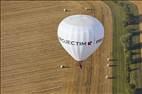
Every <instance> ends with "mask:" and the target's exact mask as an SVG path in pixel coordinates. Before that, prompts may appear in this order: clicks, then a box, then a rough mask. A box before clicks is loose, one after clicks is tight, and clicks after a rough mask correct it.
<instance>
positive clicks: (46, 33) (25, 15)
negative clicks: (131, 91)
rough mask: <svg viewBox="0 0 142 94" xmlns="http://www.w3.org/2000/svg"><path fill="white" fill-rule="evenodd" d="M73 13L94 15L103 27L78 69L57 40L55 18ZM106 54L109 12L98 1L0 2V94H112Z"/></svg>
mask: <svg viewBox="0 0 142 94" xmlns="http://www.w3.org/2000/svg"><path fill="white" fill-rule="evenodd" d="M85 7H87V8H92V9H91V10H85V9H84V8H85ZM64 8H66V9H68V12H64V11H63V9H64ZM73 14H88V15H92V16H95V17H96V18H98V19H99V20H100V21H101V22H102V23H103V24H104V28H105V38H104V42H103V43H102V45H101V47H100V48H99V49H98V50H97V51H96V52H95V53H94V54H93V55H92V56H90V57H89V58H88V60H86V61H84V63H83V69H82V70H80V68H79V67H78V66H77V64H76V62H75V61H74V60H73V59H72V58H71V56H69V55H68V54H67V53H66V52H65V51H64V49H63V48H62V47H61V45H60V44H59V42H58V39H57V27H58V24H59V22H60V21H61V20H62V19H63V18H64V17H66V16H69V15H73ZM106 15H107V16H106ZM111 56H112V14H111V11H110V8H109V7H108V6H107V5H106V4H105V3H103V2H101V1H2V2H1V94H112V80H111V79H105V76H106V75H109V76H111V75H112V73H111V72H112V70H111V68H109V67H107V66H106V65H107V63H111V62H108V61H107V60H106V59H107V57H111ZM60 65H65V66H67V68H63V69H61V68H60V67H59V66H60Z"/></svg>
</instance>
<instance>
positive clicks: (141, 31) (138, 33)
mask: <svg viewBox="0 0 142 94" xmlns="http://www.w3.org/2000/svg"><path fill="white" fill-rule="evenodd" d="M130 33H131V35H132V36H139V35H140V34H142V30H137V31H136V30H135V31H133V30H131V31H130Z"/></svg>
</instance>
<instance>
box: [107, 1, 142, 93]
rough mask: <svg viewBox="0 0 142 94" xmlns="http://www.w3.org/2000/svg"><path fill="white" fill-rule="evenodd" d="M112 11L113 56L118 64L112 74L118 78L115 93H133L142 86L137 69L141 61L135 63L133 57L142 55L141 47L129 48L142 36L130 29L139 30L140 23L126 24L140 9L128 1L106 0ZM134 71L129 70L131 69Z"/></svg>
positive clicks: (115, 82)
mask: <svg viewBox="0 0 142 94" xmlns="http://www.w3.org/2000/svg"><path fill="white" fill-rule="evenodd" d="M105 3H106V4H107V5H108V6H109V7H110V8H111V11H112V15H113V25H114V26H113V58H114V59H116V61H113V63H115V64H117V66H116V67H113V68H112V70H113V72H112V74H113V76H114V77H116V79H113V80H112V86H113V87H112V88H113V89H112V90H113V94H133V91H134V89H135V88H137V87H142V86H141V85H142V76H141V77H140V74H139V73H138V71H137V70H135V69H136V68H137V67H138V66H139V65H140V63H135V64H134V62H133V61H132V58H134V57H136V56H140V49H133V50H131V49H128V48H130V47H131V46H133V45H135V44H136V43H139V41H140V36H139V35H137V36H135V35H133V34H132V33H130V31H135V30H139V27H138V24H135V25H128V26H124V23H125V22H126V21H127V20H128V18H129V17H130V15H133V16H137V15H138V10H137V8H136V6H135V5H134V4H132V3H130V2H127V1H123V2H122V1H119V2H118V1H106V2H105ZM123 36H127V38H126V39H125V43H124V44H126V45H125V46H128V47H126V48H125V47H124V45H122V38H123ZM124 48H125V49H124ZM128 68H129V69H131V70H132V69H134V71H128V70H129V69H128Z"/></svg>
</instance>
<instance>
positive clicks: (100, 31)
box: [57, 14, 104, 61]
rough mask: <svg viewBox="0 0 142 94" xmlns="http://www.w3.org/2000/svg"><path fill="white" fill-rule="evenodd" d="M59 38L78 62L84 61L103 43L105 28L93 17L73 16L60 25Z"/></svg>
mask: <svg viewBox="0 0 142 94" xmlns="http://www.w3.org/2000/svg"><path fill="white" fill-rule="evenodd" d="M57 36H58V40H59V42H60V43H61V45H62V47H63V48H64V49H65V50H66V51H67V52H68V53H69V54H70V55H71V56H72V57H73V58H74V59H75V60H76V61H84V60H86V59H87V58H88V57H89V56H90V55H91V54H93V53H94V52H95V51H96V49H97V48H98V47H99V46H100V45H101V43H102V42H103V38H104V27H103V25H102V24H101V22H100V21H99V20H97V19H96V18H95V17H93V16H89V15H82V14H80V15H71V16H68V17H66V18H64V19H63V20H62V21H61V22H60V23H59V26H58V31H57Z"/></svg>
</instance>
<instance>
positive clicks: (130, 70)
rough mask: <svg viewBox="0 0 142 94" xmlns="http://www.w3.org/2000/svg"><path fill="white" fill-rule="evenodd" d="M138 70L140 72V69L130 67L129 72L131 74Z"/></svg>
mask: <svg viewBox="0 0 142 94" xmlns="http://www.w3.org/2000/svg"><path fill="white" fill-rule="evenodd" d="M137 70H139V68H130V67H128V71H129V72H132V71H137Z"/></svg>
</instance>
